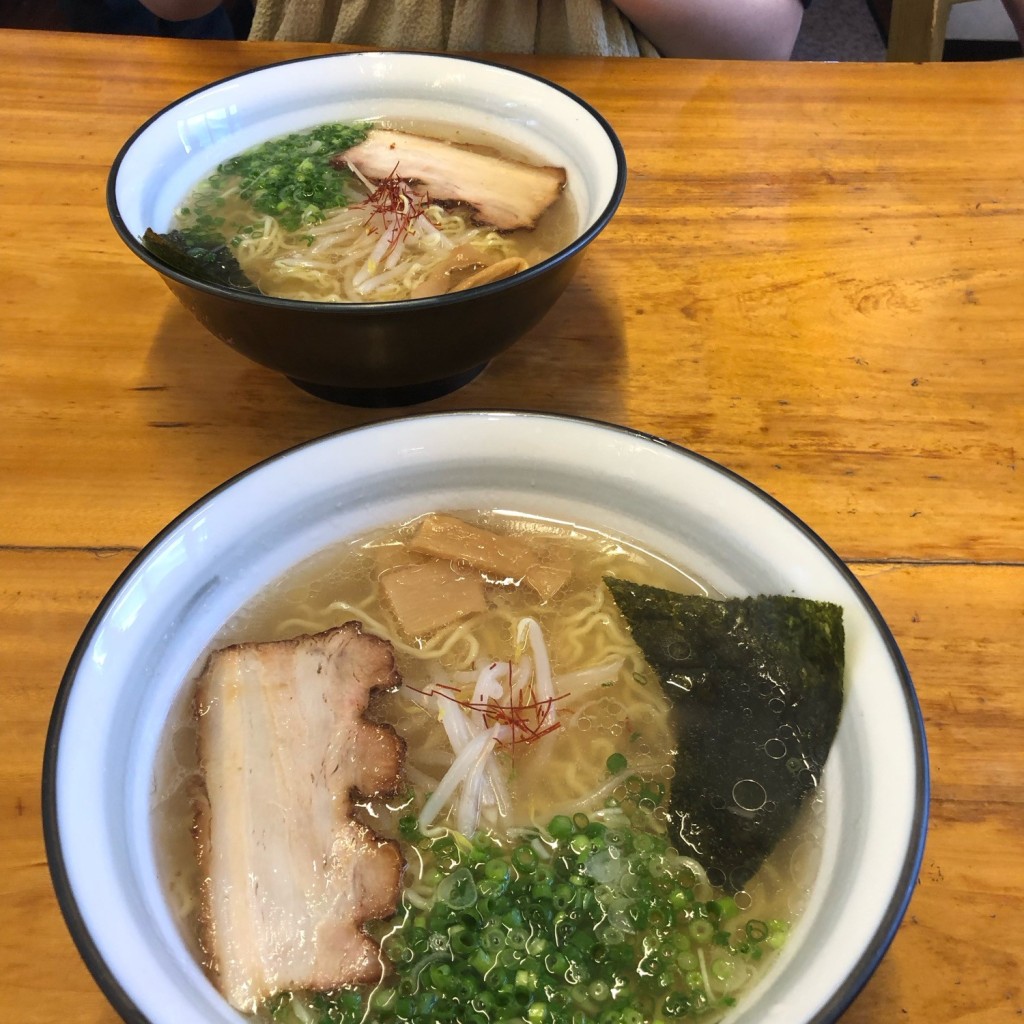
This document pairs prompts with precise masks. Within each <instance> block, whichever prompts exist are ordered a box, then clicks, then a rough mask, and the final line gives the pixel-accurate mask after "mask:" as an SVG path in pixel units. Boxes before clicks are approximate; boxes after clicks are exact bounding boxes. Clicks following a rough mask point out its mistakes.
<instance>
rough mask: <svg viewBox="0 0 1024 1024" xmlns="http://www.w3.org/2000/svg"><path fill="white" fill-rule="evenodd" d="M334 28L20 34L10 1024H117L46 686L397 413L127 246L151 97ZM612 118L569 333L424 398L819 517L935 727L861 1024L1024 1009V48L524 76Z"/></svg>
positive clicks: (566, 308)
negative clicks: (126, 582) (46, 762)
mask: <svg viewBox="0 0 1024 1024" xmlns="http://www.w3.org/2000/svg"><path fill="white" fill-rule="evenodd" d="M327 49H328V48H327V47H316V46H300V45H273V44H248V43H210V42H185V41H167V40H156V39H131V38H116V39H115V38H105V37H97V36H75V35H61V34H46V33H34V32H26V31H23V32H19V31H8V32H6V33H0V125H2V129H0V145H2V147H3V151H2V156H0V206H2V211H3V217H2V219H3V235H4V237H3V245H2V247H0V267H2V271H0V310H2V317H0V324H2V326H0V332H2V341H0V375H2V377H0V380H2V384H3V387H2V392H0V472H2V477H0V480H2V483H0V609H2V615H0V701H2V703H0V750H2V751H3V753H2V760H0V821H2V828H0V878H2V880H3V881H2V882H0V885H2V898H0V915H2V916H0V977H2V985H3V991H4V996H3V1003H4V1006H5V1009H4V1010H3V1013H2V1016H3V1019H4V1020H8V1021H11V1022H12V1024H13V1022H18V1024H36V1022H46V1024H57V1022H60V1024H85V1022H88V1024H107V1022H111V1021H113V1020H114V1019H115V1017H114V1014H113V1011H112V1010H110V1009H109V1008H108V1007H107V1005H106V1003H105V1002H104V1000H103V998H102V996H101V995H100V993H99V991H98V989H97V988H96V986H95V985H94V984H93V982H92V980H91V978H90V976H89V975H88V973H87V972H86V970H85V968H84V967H83V966H82V964H81V962H80V961H79V959H78V956H77V955H76V952H75V949H74V947H73V945H72V943H71V940H70V938H69V936H68V933H67V931H66V930H65V927H64V924H63V921H62V919H61V917H60V914H59V912H58V909H57V904H56V902H55V900H54V897H53V895H52V892H51V888H50V881H49V876H48V873H47V868H46V863H45V859H44V852H43V843H42V836H41V827H40V796H39V777H40V762H41V758H42V745H43V737H44V733H45V729H46V724H47V718H48V715H49V710H50V704H51V701H52V698H53V696H54V693H55V691H56V688H57V685H58V682H59V680H60V677H61V673H62V670H63V668H64V665H65V662H66V660H67V658H68V655H69V654H70V652H71V650H72V647H73V645H74V643H75V640H76V639H77V637H78V635H79V632H80V630H81V629H82V627H83V626H84V624H85V622H86V620H87V618H88V616H89V614H90V612H91V611H92V610H93V608H94V607H95V605H96V604H97V602H98V601H99V599H100V597H101V595H102V594H103V593H104V591H105V590H106V588H107V587H108V586H109V585H110V584H111V583H112V582H113V580H114V578H115V577H116V575H117V574H118V572H119V571H120V570H121V569H122V568H123V567H124V566H125V565H126V564H127V563H128V561H129V560H130V559H131V558H132V556H133V555H134V554H135V553H136V552H137V551H138V549H139V547H140V546H141V545H143V544H144V543H145V542H146V541H147V540H148V539H149V538H150V537H151V536H152V535H153V534H154V533H155V532H156V531H157V530H158V529H159V528H160V527H161V526H163V525H164V524H165V523H166V522H167V521H168V520H169V519H171V518H172V517H173V516H174V515H175V514H176V513H178V512H179V511H180V510H182V509H183V508H184V507H186V506H187V505H188V504H189V503H191V502H192V501H194V500H195V499H196V498H198V497H200V496H201V495H202V494H203V493H205V492H206V491H207V490H208V489H210V488H212V487H213V486H214V485H216V484H218V483H220V482H221V481H222V480H224V479H225V478H227V477H229V476H230V475H232V474H233V473H236V472H238V471H239V470H241V469H244V468H245V467H247V466H249V465H250V464H251V463H253V462H255V461H256V460H259V459H262V458H263V457H265V456H267V455H270V454H271V453H273V452H277V451H279V450H281V449H283V448H285V447H288V446H290V445H292V444H294V443H296V442H299V441H302V440H304V439H307V438H311V437H315V436H318V435H320V434H324V433H326V432H329V431H332V430H336V429H339V428H343V427H348V426H351V425H353V424H358V423H364V422H368V421H371V420H375V419H379V418H383V417H384V416H386V415H389V413H388V412H387V411H380V410H377V411H364V410H355V409H349V408H343V407H339V406H333V405H330V404H327V403H324V402H321V401H318V400H317V399H314V398H311V397H310V396H308V395H306V394H304V393H302V392H301V391H299V390H297V389H296V388H294V387H293V386H291V385H290V384H288V383H287V382H286V381H285V380H284V379H283V378H280V377H277V376H275V375H274V374H272V373H271V372H269V371H266V370H263V369H261V368H259V367H257V366H254V365H252V364H250V363H248V362H246V361H245V360H243V359H242V358H241V357H239V356H238V355H236V354H235V353H233V352H232V351H230V350H229V349H228V348H227V347H226V346H224V345H222V344H221V343H220V342H218V341H216V340H215V339H214V338H212V337H211V336H210V335H208V334H207V333H206V332H205V331H204V330H203V328H202V327H200V326H199V325H198V324H197V323H196V322H195V321H193V320H192V319H191V318H190V317H189V316H188V315H187V314H186V313H185V312H183V311H182V310H181V309H180V308H179V307H178V305H177V304H176V303H175V302H174V300H173V299H172V298H171V296H170V294H169V293H168V292H167V290H166V289H165V287H164V286H163V284H162V283H161V282H160V280H159V279H158V277H157V275H155V274H154V273H153V272H152V271H150V270H148V269H147V268H146V267H144V266H143V265H142V264H141V263H139V262H138V261H137V260H136V259H135V257H133V256H132V255H131V254H130V253H129V252H128V251H127V250H126V249H125V248H124V247H123V245H122V244H121V243H120V241H119V240H118V239H117V237H116V236H115V234H114V232H113V229H112V228H111V227H110V224H109V222H108V219H107V214H106V210H105V207H104V188H105V182H106V175H107V169H108V167H109V166H110V163H111V161H112V159H113V157H114V155H115V153H116V152H117V150H118V148H119V146H120V145H121V143H122V142H123V141H124V139H125V138H126V137H127V136H128V135H129V134H130V133H131V132H132V130H133V129H134V128H135V127H136V126H137V125H138V124H139V123H141V122H142V121H143V120H144V119H145V118H147V117H148V116H149V115H150V114H151V113H153V112H154V111H156V110H157V109H159V108H160V107H162V106H163V105H164V104H166V103H168V102H170V101H172V100H173V99H175V98H176V97H178V96H179V95H181V94H182V93H185V92H187V91H189V90H191V89H193V88H195V87H197V86H199V85H202V84H204V83H206V82H208V81H211V80H213V79H215V78H218V77H220V76H223V75H227V74H229V73H232V72H235V71H239V70H241V69H244V68H249V67H254V66H256V65H259V64H263V63H268V62H271V61H273V60H278V59H283V58H288V57H293V56H297V55H302V54H308V53H318V52H325V51H326V50H327ZM510 63H515V64H517V65H520V66H522V67H526V68H529V69H531V70H535V71H539V72H540V73H542V74H545V75H547V76H548V77H550V78H552V79H554V80H555V81H558V82H560V83H562V84H564V85H566V86H568V87H570V88H572V89H573V90H575V91H576V92H578V93H579V94H580V95H581V96H583V97H584V98H585V99H587V100H589V101H590V102H591V103H593V104H594V105H595V106H597V107H598V109H600V110H601V111H602V112H603V113H604V114H605V115H606V116H607V117H608V118H609V120H610V121H611V122H612V124H613V125H614V127H615V128H616V129H617V131H618V132H619V134H620V136H621V139H622V142H623V144H624V146H625V149H626V154H627V157H628V160H629V165H630V180H629V187H628V189H627V191H626V196H625V199H624V201H623V203H622V206H621V209H620V210H619V213H618V215H617V216H616V218H615V220H614V222H613V223H612V225H611V226H610V227H609V228H608V230H607V231H606V232H605V233H604V235H602V237H601V238H600V239H599V240H598V241H597V242H596V243H595V244H594V245H593V247H592V248H591V249H590V250H589V252H588V255H587V257H586V259H585V260H584V264H583V267H582V269H581V271H580V273H579V275H578V276H577V278H576V279H575V281H574V283H573V284H572V285H571V287H570V288H569V290H568V292H567V293H566V295H565V296H564V297H563V298H562V299H561V300H560V302H559V303H558V305H557V306H556V308H555V309H554V310H553V311H552V312H551V313H550V314H549V315H548V317H547V318H546V319H545V320H544V322H543V323H541V324H540V326H538V327H537V328H536V329H534V330H533V331H532V332H531V333H530V334H529V335H528V336H527V337H525V338H524V339H523V340H522V341H521V342H519V343H518V344H517V345H516V346H514V347H513V348H512V349H511V350H510V351H509V352H507V353H506V354H504V355H503V356H501V357H500V358H499V359H497V360H495V362H494V363H493V364H492V365H491V367H490V368H489V369H488V370H487V371H486V372H485V373H484V374H483V376H481V377H480V378H479V379H478V380H476V381H474V382H473V383H472V384H470V385H469V386H468V387H466V388H465V389H464V390H462V391H460V392H458V393H456V394H454V395H451V396H449V397H447V398H444V399H442V400H439V401H436V402H433V403H431V404H430V405H429V406H427V407H425V408H429V409H433V410H437V409H459V408H481V407H498V408H514V407H529V408H534V409H543V410H552V411H564V412H568V413H574V414H580V415H584V416H592V417H600V418H603V419H607V420H612V421H615V422H618V423H622V424H627V425H629V426H631V427H636V428H639V429H641V430H645V431H651V432H653V433H655V434H659V435H662V436H664V437H666V438H669V439H671V440H673V441H676V442H678V443H680V444H683V445H686V446H689V447H691V448H694V449H696V450H697V451H699V452H701V453H703V454H705V455H708V456H710V457H712V458H714V459H717V460H719V461H720V462H722V463H724V464H725V465H727V466H729V467H731V468H732V469H734V470H736V471H738V472H740V473H742V474H744V475H745V476H747V477H748V478H750V479H751V480H753V481H754V482H756V483H757V484H759V485H760V486H762V487H764V488H765V489H766V490H768V491H769V492H771V493H772V494H773V495H775V496H776V497H778V498H779V499H780V500H781V501H782V502H784V503H785V504H786V505H788V506H789V507H790V508H792V509H793V510H794V511H795V512H796V513H797V514H798V515H800V516H801V517H802V518H803V519H804V520H805V521H806V522H807V523H809V524H810V525H811V526H812V527H813V528H814V529H815V530H816V531H817V532H819V533H820V534H821V535H822V536H823V537H824V538H825V539H826V540H827V541H828V542H830V543H831V544H832V546H833V547H834V548H835V550H836V551H838V553H839V554H840V555H841V556H842V557H843V558H844V559H846V560H847V561H848V562H849V563H850V564H851V565H852V567H853V569H854V571H855V572H856V573H857V574H858V576H859V577H860V578H861V579H862V580H863V581H864V583H865V585H866V586H867V589H868V590H869V592H870V593H871V595H872V596H873V598H874V599H875V601H876V602H877V603H878V604H879V606H880V607H881V610H882V612H883V613H884V614H885V615H886V617H887V618H888V621H889V622H890V624H891V626H892V629H893V631H894V633H895V635H896V637H897V639H898V641H899V643H900V645H901V647H902V649H903V652H904V654H905V656H906V659H907V662H908V663H909V666H910V670H911V672H912V674H913V676H914V679H915V681H916V685H917V689H918V694H919V696H920V700H921V703H922V706H923V709H924V715H925V719H926V722H927V728H928V732H929V740H930V744H931V757H932V782H933V787H934V788H933V803H932V819H931V830H930V836H929V841H928V846H927V850H926V853H925V859H924V864H923V867H922V872H921V878H920V884H919V886H918V888H917V891H916V893H915V895H914V898H913V901H912V903H911V905H910V910H909V913H908V915H907V917H906V920H905V922H904V924H903V926H902V928H901V929H900V931H899V934H898V935H897V937H896V940H895V942H894V944H893V946H892V947H891V950H890V952H889V953H888V955H887V956H886V958H885V960H884V961H883V963H882V965H881V967H880V968H879V969H878V971H877V973H876V974H875V975H874V977H873V979H872V980H871V982H870V983H869V984H868V986H867V988H866V989H865V990H864V992H863V993H862V995H861V996H860V997H859V998H858V999H857V1000H856V1002H855V1003H854V1005H853V1006H852V1008H851V1009H850V1010H849V1011H848V1012H847V1013H846V1014H845V1015H844V1017H843V1022H844V1024H868V1022H870V1024H877V1022H881V1021H884V1022H893V1021H902V1020H907V1021H911V1022H925V1021H927V1022H928V1024H942V1022H954V1021H955V1022H963V1024H966V1022H970V1024H997V1022H1007V1021H1010V1020H1018V1019H1020V1016H1019V1015H1020V1014H1022V1013H1024V994H1022V991H1021V985H1022V980H1024V957H1022V953H1021V950H1022V948H1024V943H1022V942H1021V938H1020V926H1021V921H1022V919H1024V858H1022V854H1024V754H1022V753H1021V746H1022V743H1024V678H1022V666H1024V639H1022V635H1024V519H1022V510H1024V413H1022V404H1021V391H1022V387H1024V65H1020V64H1019V63H1017V64H986V65H932V66H907V65H903V66H885V65H857V64H851V65H795V64H794V65H763V66H762V65H752V64H725V63H701V62H677V61H662V62H644V61H629V60H625V61H617V60H607V61H598V60H555V59H525V58H524V59H515V60H510Z"/></svg>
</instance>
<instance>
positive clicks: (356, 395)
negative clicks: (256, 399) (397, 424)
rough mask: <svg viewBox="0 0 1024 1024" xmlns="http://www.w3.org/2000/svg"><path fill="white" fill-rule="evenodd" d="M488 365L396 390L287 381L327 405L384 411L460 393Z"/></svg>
mask: <svg viewBox="0 0 1024 1024" xmlns="http://www.w3.org/2000/svg"><path fill="white" fill-rule="evenodd" d="M486 366H487V363H481V364H480V365H479V366H474V367H473V369H472V370H466V371H465V372H464V373H456V374H454V375H453V376H451V377H442V378H440V379H439V380H429V381H426V382H425V383H423V384H404V385H402V386H401V387H394V388H346V387H339V386H337V385H334V384H314V383H313V382H312V381H308V380H298V379H297V378H295V377H289V378H288V379H289V380H290V381H291V382H292V383H293V384H294V385H295V386H296V387H299V388H302V390H303V391H306V392H308V393H309V394H311V395H315V396H316V397H317V398H322V399H324V400H325V401H327V402H337V403H338V404H339V405H357V406H360V407H361V408H364V409H382V408H386V407H388V406H399V405H417V404H419V403H420V402H429V401H430V400H431V399H432V398H440V397H441V396H442V395H447V394H450V393H451V392H452V391H458V389H459V388H461V387H464V386H465V385H466V384H468V383H469V382H470V381H471V380H473V379H474V378H475V377H477V376H479V375H480V374H481V373H482V372H483V370H484V368H485V367H486Z"/></svg>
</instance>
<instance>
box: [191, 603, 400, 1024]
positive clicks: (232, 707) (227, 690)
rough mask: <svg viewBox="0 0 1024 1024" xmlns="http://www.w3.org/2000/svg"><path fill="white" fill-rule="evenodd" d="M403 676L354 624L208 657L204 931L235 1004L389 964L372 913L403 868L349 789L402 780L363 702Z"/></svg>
mask: <svg viewBox="0 0 1024 1024" xmlns="http://www.w3.org/2000/svg"><path fill="white" fill-rule="evenodd" d="M400 681H401V680H400V678H399V676H398V672H397V670H396V669H395V663H394V658H393V655H392V650H391V645H390V644H388V643H387V642H386V641H384V640H380V639H378V638H377V637H374V636H368V635H366V634H364V633H363V632H362V631H361V628H360V624H359V623H356V622H349V623H347V624H346V625H344V626H340V627H338V628H335V629H330V630H328V631H326V632H324V633H319V634H317V635H315V636H301V637H296V638H295V639H292V640H281V641H276V642H272V643H256V644H238V645H236V646H233V647H227V648H225V649H224V650H221V651H217V652H215V653H214V654H212V655H211V656H210V659H209V661H208V662H207V664H206V667H205V669H204V670H203V673H202V676H201V678H200V680H199V685H198V689H197V694H196V701H195V713H196V715H197V725H198V737H199V738H198V745H199V751H198V752H199V758H200V768H201V770H202V772H203V781H204V786H203V790H204V792H203V794H202V796H201V797H200V798H199V800H198V801H197V812H196V822H195V838H196V846H197V856H198V859H199V865H200V869H201V875H202V877H203V879H204V881H203V885H202V911H201V923H200V930H201V940H202V944H203V948H204V951H205V953H206V955H207V957H208V964H207V966H208V968H209V970H210V972H211V975H212V977H213V979H214V981H215V983H216V984H217V986H218V987H219V989H220V990H221V992H222V994H223V995H224V996H225V998H226V999H227V1000H228V1001H229V1002H230V1003H231V1005H232V1006H234V1007H235V1008H236V1009H238V1010H241V1011H243V1012H252V1011H254V1010H255V1009H256V1007H257V1006H258V1005H259V1004H260V1003H261V1002H263V1001H264V1000H266V999H268V998H269V997H270V996H272V995H274V994H276V993H278V992H284V991H291V990H296V989H309V990H313V991H325V990H328V989H332V988H336V987H338V986H341V985H349V984H356V983H361V982H368V981H375V980H377V979H378V978H380V976H381V974H382V971H383V956H382V954H381V951H380V949H379V947H378V945H377V944H376V943H375V942H374V941H373V940H372V939H371V938H370V937H369V936H368V935H366V933H365V932H364V930H363V925H364V924H365V923H366V922H367V921H370V920H375V919H381V918H386V917H389V916H390V915H391V914H393V913H394V912H395V910H396V909H397V905H398V902H399V897H400V886H401V878H402V872H403V868H404V865H403V861H402V856H401V854H400V852H399V850H398V847H397V845H396V844H395V843H392V842H389V841H387V840H384V839H382V838H381V837H380V836H378V835H377V834H376V833H374V832H373V831H372V830H371V829H369V828H367V827H366V826H365V825H362V824H360V823H359V822H357V821H356V820H354V819H353V817H352V802H353V796H354V794H359V795H362V796H365V797H370V796H377V795H388V794H392V793H394V792H396V791H397V788H398V786H399V783H400V777H401V773H402V762H403V758H404V754H405V745H404V743H403V741H402V740H401V739H400V738H399V737H398V736H397V735H396V733H395V731H394V730H393V729H392V728H391V727H390V726H387V725H379V724H376V723H373V722H371V721H369V720H367V719H366V717H365V716H364V712H365V711H366V707H367V703H368V701H369V699H370V696H371V694H372V693H373V692H374V691H376V690H385V689H393V688H395V687H397V686H398V685H399V684H400Z"/></svg>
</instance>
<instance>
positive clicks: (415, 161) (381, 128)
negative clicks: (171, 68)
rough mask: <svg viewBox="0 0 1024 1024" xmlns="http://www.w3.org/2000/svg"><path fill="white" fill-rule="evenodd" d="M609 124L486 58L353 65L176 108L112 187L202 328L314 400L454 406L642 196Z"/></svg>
mask: <svg viewBox="0 0 1024 1024" xmlns="http://www.w3.org/2000/svg"><path fill="white" fill-rule="evenodd" d="M625 179H626V165H625V159H624V155H623V151H622V147H621V145H620V144H619V141H618V139H617V138H616V136H615V133H614V131H613V130H612V128H611V126H610V125H609V124H608V122H607V121H606V120H605V119H604V118H603V117H602V116H601V115H600V114H599V113H598V112H597V111H596V110H594V109H593V108H592V107H591V106H589V105H588V104H587V103H585V102H584V101H583V100H581V99H580V98H579V97H577V96H575V95H573V94H572V93H570V92H568V91H567V90H565V89H563V88H561V87H560V86H558V85H556V84H554V83H551V82H548V81H545V80H543V79H541V78H538V77H536V76H534V75H531V74H527V73H524V72H521V71H517V70H514V69H512V68H508V67H504V66H501V65H498V64H494V63H488V62H485V61H481V60H476V59H472V58H468V57H455V56H447V55H435V54H416V53H337V54H330V55H327V56H320V57H312V58H308V59H303V60H296V61H290V62H286V63H282V64H275V65H271V66H268V67H262V68H258V69H256V70H253V71H249V72H245V73H242V74H239V75H235V76H234V77H231V78H228V79H225V80H223V81H219V82H216V83H214V84H212V85H209V86H207V87H205V88H202V89H199V90H198V91H196V92H194V93H192V94H190V95H188V96H186V97H184V98H183V99H181V100H179V101H177V102H175V103H173V104H171V105H170V106H168V107H167V108H165V109H164V110H162V111H160V112H159V113H157V114H156V115H154V117H152V118H151V119H150V120H149V121H147V122H146V123H145V124H144V125H142V126H141V127H140V128H139V129H138V131H136V132H135V133H134V134H133V135H132V137H131V138H130V139H129V140H128V141H127V142H126V143H125V145H124V146H123V148H122V149H121V151H120V153H119V154H118V156H117V158H116V160H115V161H114V164H113V167H112V169H111V172H110V177H109V181H108V188H107V205H108V209H109V212H110V215H111V218H112V221H113V224H114V227H115V229H116V230H117V232H118V234H119V235H120V236H121V238H122V240H123V241H124V242H125V244H126V245H127V246H128V247H129V249H131V250H132V252H134V253H135V254H136V255H137V256H138V257H139V258H140V259H142V260H143V261H144V262H145V263H147V264H149V266H151V267H152V268H153V269H155V270H156V271H157V272H158V273H160V275H161V276H162V277H163V279H164V281H165V282H166V284H167V286H168V288H169V289H170V290H171V292H172V293H173V294H174V295H175V296H176V298H177V299H178V300H179V301H180V302H181V303H182V304H183V305H184V306H185V308H186V309H188V310H189V311H190V312H191V313H193V314H194V315H195V317H196V318H197V319H198V320H199V322H200V323H201V324H203V326H205V327H206V328H207V329H208V330H210V331H211V332H212V333H213V334H215V335H216V336H217V337H219V338H220V339H221V340H223V341H224V342H226V343H227V344H228V345H230V346H231V347H232V348H234V349H235V350H237V351H238V352H240V353H241V354H242V355H244V356H247V357H248V358H250V359H253V360H255V361H256V362H258V363H261V364H262V365H264V366H267V367H270V368H271V369H274V370H277V371H279V372H281V373H283V374H284V375H285V376H287V377H288V378H290V379H291V380H292V381H294V382H295V383H296V384H298V385H299V386H300V387H302V388H304V389H305V390H306V391H308V392H311V393H313V394H316V395H318V396H320V397H322V398H327V399H330V400H334V401H339V402H345V403H348V404H356V405H376V406H382V405H404V404H412V403H415V402H419V401H425V400H427V399H429V398H432V397H435V396H437V395H441V394H444V393H446V392H448V391H451V390H453V389H455V388H457V387H459V386H461V385H463V384H465V383H466V382H468V381H469V380H471V379H472V378H473V377H474V376H475V375H476V374H478V373H479V372H480V371H481V370H482V369H483V367H484V366H486V365H487V363H488V362H489V361H490V360H491V359H492V358H494V356H496V355H497V354H498V353H500V352H502V351H503V350H504V349H505V348H507V347H508V346H509V345H511V344H512V343H513V342H514V341H515V340H516V339H517V338H519V337H520V336H521V335H522V334H524V333H525V332H526V331H528V330H529V329H530V328H531V327H533V326H534V325H535V324H536V323H537V322H538V321H539V320H540V319H541V318H542V317H543V316H544V314H545V313H546V312H547V311H548V309H549V308H550V307H551V305H552V304H553V303H554V302H555V301H556V299H557V298H558V297H559V296H560V295H561V293H562V292H563V291H564V289H565V288H566V286H567V285H568V283H569V281H570V279H571V278H572V275H573V273H574V272H575V270H576V268H577V266H578V264H579V262H580V259H581V257H582V255H583V252H584V250H585V249H586V248H587V246H588V245H589V244H590V243H591V242H592V241H593V240H594V239H595V238H596V237H597V235H598V234H599V233H600V232H601V231H602V230H603V229H604V228H605V226H606V225H607V224H608V222H609V220H610V219H611V217H612V215H613V214H614V212H615V210H616V208H617V206H618V203H619V201H620V199H621V197H622V193H623V190H624V188H625Z"/></svg>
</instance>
